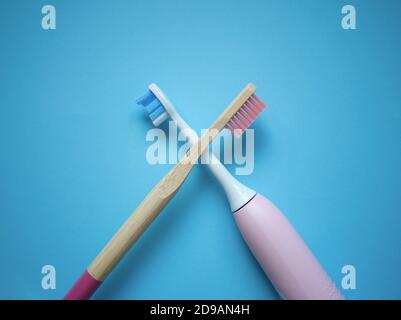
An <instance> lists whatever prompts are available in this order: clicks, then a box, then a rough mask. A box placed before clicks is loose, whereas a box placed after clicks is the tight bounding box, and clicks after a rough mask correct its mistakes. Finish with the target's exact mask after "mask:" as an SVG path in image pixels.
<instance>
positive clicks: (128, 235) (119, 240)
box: [88, 188, 173, 281]
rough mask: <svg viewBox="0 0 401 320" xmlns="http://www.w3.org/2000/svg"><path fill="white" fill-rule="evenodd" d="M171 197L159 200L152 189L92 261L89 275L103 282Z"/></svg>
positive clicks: (155, 191)
mask: <svg viewBox="0 0 401 320" xmlns="http://www.w3.org/2000/svg"><path fill="white" fill-rule="evenodd" d="M172 197H173V195H171V196H170V197H167V198H161V197H160V196H159V192H158V190H157V188H154V189H153V190H152V191H151V192H150V193H149V194H148V195H147V197H146V198H145V199H144V200H143V201H142V202H141V204H140V205H139V206H138V207H137V208H136V210H135V211H134V212H133V213H132V214H131V215H130V217H129V218H128V219H127V220H126V221H125V222H124V224H123V225H122V226H121V227H120V229H119V230H118V231H117V233H116V234H115V235H114V236H113V237H112V238H111V239H110V241H109V242H108V243H107V244H106V246H105V247H104V248H103V250H102V251H101V252H100V253H99V254H98V256H97V257H96V258H95V260H93V262H92V263H91V265H90V266H89V268H88V272H89V274H90V275H91V276H92V277H94V278H95V279H96V280H98V281H103V280H104V279H105V278H106V277H107V276H108V274H109V273H110V272H111V271H112V270H113V269H114V267H115V266H116V265H117V263H118V262H119V261H120V260H121V258H122V257H123V256H124V255H125V253H126V252H127V251H128V250H129V248H131V246H132V245H133V244H134V243H135V242H136V241H137V240H138V238H139V237H140V236H141V235H142V233H143V232H144V231H145V230H146V229H147V228H148V226H149V225H150V224H151V223H152V221H153V220H154V219H155V218H156V217H157V216H158V214H159V213H160V211H162V209H163V208H164V207H165V206H166V205H167V203H168V202H169V201H170V200H171V198H172Z"/></svg>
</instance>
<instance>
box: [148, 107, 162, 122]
mask: <svg viewBox="0 0 401 320" xmlns="http://www.w3.org/2000/svg"><path fill="white" fill-rule="evenodd" d="M163 112H164V108H163V107H162V106H161V105H160V104H159V107H158V108H156V109H155V110H153V112H152V113H150V114H149V117H150V119H152V121H153V120H155V119H156V118H157V117H158V116H160V115H161V114H162V113H163Z"/></svg>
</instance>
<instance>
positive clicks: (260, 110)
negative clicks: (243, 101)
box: [249, 97, 263, 114]
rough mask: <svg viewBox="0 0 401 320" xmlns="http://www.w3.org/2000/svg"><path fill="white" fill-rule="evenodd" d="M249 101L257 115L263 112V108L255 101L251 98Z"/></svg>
mask: <svg viewBox="0 0 401 320" xmlns="http://www.w3.org/2000/svg"><path fill="white" fill-rule="evenodd" d="M249 101H250V102H251V103H252V105H253V107H254V109H255V111H256V112H257V113H258V114H259V113H260V112H262V110H263V106H262V105H261V104H260V103H258V102H257V101H256V100H255V99H253V98H252V97H251V98H250V99H249Z"/></svg>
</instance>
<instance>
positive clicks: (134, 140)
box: [0, 0, 401, 299]
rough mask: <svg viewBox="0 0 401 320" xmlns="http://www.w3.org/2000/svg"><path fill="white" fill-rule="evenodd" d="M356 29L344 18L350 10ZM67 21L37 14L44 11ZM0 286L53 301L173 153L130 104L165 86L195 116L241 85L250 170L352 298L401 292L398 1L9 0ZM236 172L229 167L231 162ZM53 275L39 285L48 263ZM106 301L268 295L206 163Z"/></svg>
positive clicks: (5, 8)
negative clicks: (250, 138) (49, 23)
mask: <svg viewBox="0 0 401 320" xmlns="http://www.w3.org/2000/svg"><path fill="white" fill-rule="evenodd" d="M348 3H351V4H353V5H354V6H355V7H356V10H357V30H355V31H351V30H343V29H342V28H341V19H342V14H341V8H342V6H343V5H345V4H348ZM45 4H52V5H54V6H55V7H56V10H57V29H56V30H53V31H51V30H50V31H44V30H42V28H41V19H42V14H41V8H42V6H43V5H45ZM0 7H1V13H0V15H1V18H0V39H1V49H0V84H1V85H0V146H1V149H0V150H1V151H0V152H1V158H0V217H1V220H0V252H1V261H0V262H1V264H0V271H1V272H0V298H7V299H9V298H22V299H59V298H62V297H63V296H64V294H65V293H66V292H67V290H68V289H69V288H70V286H71V285H72V284H73V282H74V281H75V280H76V279H77V278H78V277H79V275H80V274H81V273H82V272H83V271H84V269H85V268H86V267H87V265H88V264H89V263H90V262H91V260H92V259H93V258H94V257H95V256H96V254H97V253H98V251H99V250H100V249H101V248H102V247H103V245H104V244H105V243H106V242H107V241H108V240H109V238H110V237H111V236H112V234H114V232H115V231H116V230H117V229H118V227H119V226H120V224H121V223H122V222H123V221H124V220H125V219H126V218H127V216H128V215H129V213H130V212H131V210H132V209H134V208H135V207H136V205H137V204H138V203H139V202H140V201H141V200H142V199H143V197H144V196H145V194H146V193H147V192H148V191H149V190H150V189H151V188H152V187H153V186H154V184H155V183H156V182H157V181H158V180H159V179H160V178H161V177H162V176H163V175H164V174H165V173H166V172H167V171H168V170H169V169H170V168H171V165H158V166H151V165H149V164H148V163H147V162H146V159H145V151H146V149H147V147H148V146H149V142H146V141H145V135H146V132H147V131H148V129H150V128H152V125H151V123H150V121H149V120H148V118H147V116H146V114H145V112H144V110H142V109H140V108H139V107H137V106H136V105H135V99H136V98H137V97H138V96H139V95H141V94H143V93H144V92H145V90H146V88H147V85H148V84H149V83H151V82H156V83H158V84H159V85H160V86H161V88H163V90H164V91H165V92H166V93H167V94H168V96H169V97H170V99H171V100H172V101H173V102H174V103H175V105H176V106H177V108H178V109H179V111H180V112H181V114H182V116H183V117H184V118H185V119H187V121H188V122H189V123H190V124H191V125H192V126H193V127H194V128H196V129H198V130H199V129H201V128H207V127H208V126H209V124H211V123H212V122H213V120H214V119H215V118H216V117H217V116H218V115H219V113H220V112H221V111H222V110H223V108H224V107H225V106H226V105H227V103H228V102H230V101H231V100H232V99H233V97H235V96H236V95H237V93H238V92H239V91H240V90H241V89H242V87H243V86H244V85H245V84H246V83H247V82H254V83H255V84H256V85H257V87H258V90H257V92H258V95H259V96H260V97H261V98H262V99H264V100H265V101H266V102H267V103H268V105H269V108H268V109H267V110H266V111H265V112H264V113H263V114H262V115H261V117H260V119H258V121H257V123H256V124H255V125H254V129H255V137H256V141H255V144H256V151H255V171H254V174H252V175H250V176H243V177H240V180H241V181H242V182H244V183H245V184H247V185H249V186H251V187H253V188H254V189H256V190H257V191H259V192H260V193H262V194H264V195H265V196H267V197H268V198H270V199H271V200H272V201H273V202H275V203H276V204H277V205H278V206H279V207H280V208H281V209H282V210H283V212H284V213H285V214H286V215H287V217H288V218H289V220H290V221H291V222H292V223H293V225H294V226H295V227H296V229H297V230H298V231H299V233H300V234H301V235H302V236H303V238H304V239H305V241H306V242H307V243H308V244H309V245H310V247H311V248H312V250H313V251H314V253H315V254H316V256H317V257H318V259H319V260H320V261H321V263H322V264H323V266H324V267H325V268H326V269H327V271H328V273H329V274H330V276H331V277H332V278H333V280H334V281H335V282H336V283H337V285H338V286H340V284H341V278H342V274H341V268H342V266H343V265H346V264H352V265H354V266H355V267H356V270H357V289H356V290H353V291H349V290H348V291H344V290H343V293H344V295H345V296H346V297H347V298H350V299H354V298H358V299H361V298H369V299H370V298H391V299H399V298H401V275H400V272H401V250H400V244H401V214H400V213H401V210H400V204H399V203H400V196H401V193H400V190H401V179H400V178H401V174H400V160H401V153H400V141H401V139H400V138H401V108H400V107H401V106H400V101H401V87H400V85H401V81H400V80H401V76H400V75H401V65H400V56H401V45H400V43H401V42H400V41H399V40H400V34H399V33H400V30H401V29H400V28H401V17H400V12H401V3H400V1H379V0H375V1H373V0H372V1H368V0H364V1H357V0H353V1H317V0H316V1H308V0H304V1H295V0H294V1H289V0H286V1H282V0H277V1H249V0H247V1H222V0H220V1H204V0H202V1H200V0H199V1H184V0H183V1H177V0H169V1H161V0H160V1H149V0H143V1H111V0H109V1H56V0H51V1H46V2H44V1H11V0H8V1H2V2H1V5H0ZM229 168H230V170H231V171H233V170H234V167H233V166H230V167H229ZM46 264H51V265H54V266H55V267H56V270H57V289H56V290H53V291H52V290H47V291H46V290H43V289H42V288H41V279H42V276H43V275H42V274H41V268H42V266H43V265H46ZM95 298H97V299H175V298H179V299H236V298H241V299H248V298H250V299H276V298H278V296H277V294H276V292H275V291H274V289H273V288H272V287H271V284H270V283H269V281H268V280H267V279H266V277H265V276H264V274H263V272H262V270H261V269H260V267H259V266H258V264H257V263H256V262H255V260H254V258H253V257H252V255H251V254H250V253H249V251H248V249H247V247H246V245H245V244H244V242H243V240H242V238H241V236H240V234H239V232H238V230H237V229H236V226H235V223H234V221H233V219H232V217H231V213H230V211H229V208H228V204H227V202H226V199H225V196H224V193H223V192H222V190H221V189H220V188H219V186H218V185H217V184H216V183H215V181H214V178H213V177H212V176H211V175H210V174H209V173H208V171H207V169H206V168H202V167H197V168H195V170H194V172H193V173H192V175H191V177H190V178H189V179H188V180H187V182H186V184H185V187H184V188H183V189H182V190H181V191H180V192H179V194H178V195H177V196H176V197H175V198H174V200H173V201H172V202H171V203H170V205H169V206H168V208H167V209H166V210H165V211H164V212H163V213H162V215H161V216H160V217H159V218H158V219H157V221H155V223H154V224H153V225H152V227H151V228H150V229H149V230H148V231H147V232H146V233H145V234H144V236H143V237H142V238H141V239H140V241H139V242H138V243H137V245H136V246H135V248H134V249H133V250H131V251H130V253H129V254H128V255H127V256H126V258H125V259H124V260H123V262H122V263H121V264H120V265H119V266H118V268H117V269H116V270H115V271H114V272H113V273H112V274H111V276H110V277H109V278H108V279H107V281H106V282H105V284H104V285H103V286H102V288H101V289H100V290H99V291H98V292H97V293H96V295H95Z"/></svg>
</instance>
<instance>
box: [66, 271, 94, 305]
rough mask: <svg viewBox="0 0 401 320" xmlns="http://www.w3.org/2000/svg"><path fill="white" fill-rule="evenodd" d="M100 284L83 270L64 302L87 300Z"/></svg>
mask: <svg viewBox="0 0 401 320" xmlns="http://www.w3.org/2000/svg"><path fill="white" fill-rule="evenodd" d="M101 284H102V283H101V282H100V281H98V280H96V279H95V278H94V277H92V276H91V275H90V274H89V272H88V271H86V270H85V272H84V273H83V274H82V276H81V277H80V278H79V279H78V281H77V282H76V283H75V284H74V286H73V287H72V288H71V289H70V291H68V293H67V295H66V296H65V297H64V300H89V299H90V297H91V296H92V294H94V293H95V291H96V289H97V288H98V287H99V286H100V285H101Z"/></svg>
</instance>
